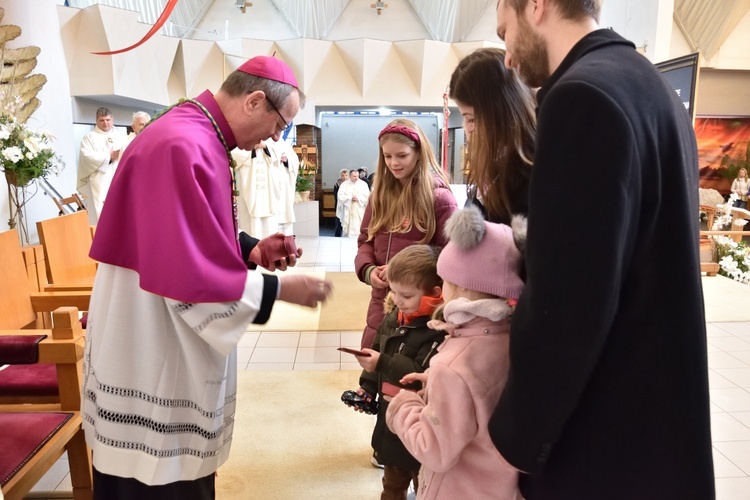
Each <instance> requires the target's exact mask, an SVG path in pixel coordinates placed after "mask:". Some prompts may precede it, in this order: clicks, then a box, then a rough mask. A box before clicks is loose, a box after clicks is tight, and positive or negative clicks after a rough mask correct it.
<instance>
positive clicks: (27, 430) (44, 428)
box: [0, 413, 73, 486]
mask: <svg viewBox="0 0 750 500" xmlns="http://www.w3.org/2000/svg"><path fill="white" fill-rule="evenodd" d="M72 417H73V414H72V413H0V429H2V430H3V431H2V432H1V433H0V485H3V486H4V485H5V484H6V483H7V482H8V481H10V479H11V478H12V477H13V476H14V475H15V474H16V473H17V472H18V471H19V470H20V469H21V468H22V467H23V466H24V465H26V463H27V462H28V461H29V460H31V458H33V457H34V455H35V454H36V453H37V451H39V449H40V448H41V447H42V446H43V445H44V444H45V443H47V441H49V440H50V438H51V437H52V436H54V435H55V433H56V432H57V431H58V430H59V429H60V427H62V426H63V425H64V424H65V422H67V421H68V420H70V419H71V418H72Z"/></svg>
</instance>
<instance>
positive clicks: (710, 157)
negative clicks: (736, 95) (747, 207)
mask: <svg viewBox="0 0 750 500" xmlns="http://www.w3.org/2000/svg"><path fill="white" fill-rule="evenodd" d="M695 138H696V140H697V141H698V168H699V169H700V187H702V188H704V189H715V190H717V191H718V192H719V193H721V194H722V195H723V196H727V195H728V194H729V191H730V189H731V186H732V181H733V180H734V178H735V177H737V171H738V170H739V169H740V168H741V167H743V166H745V167H747V165H748V161H750V157H749V156H750V155H749V153H750V151H749V150H748V142H749V141H750V118H696V119H695Z"/></svg>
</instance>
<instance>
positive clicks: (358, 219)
mask: <svg viewBox="0 0 750 500" xmlns="http://www.w3.org/2000/svg"><path fill="white" fill-rule="evenodd" d="M369 197H370V189H369V188H368V187H367V183H365V181H362V180H360V179H359V172H357V171H356V170H351V171H349V180H348V181H346V182H342V183H341V186H339V193H338V201H339V203H338V207H336V217H338V218H339V220H341V228H342V233H343V235H344V236H346V237H348V238H357V237H358V236H359V227H360V226H361V225H362V217H364V215H365V207H367V199H368V198H369Z"/></svg>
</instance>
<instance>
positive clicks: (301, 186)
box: [294, 174, 314, 193]
mask: <svg viewBox="0 0 750 500" xmlns="http://www.w3.org/2000/svg"><path fill="white" fill-rule="evenodd" d="M313 186H314V183H313V180H312V176H311V175H302V174H297V183H296V184H295V186H294V190H295V191H297V192H299V193H301V192H303V191H310V190H312V188H313Z"/></svg>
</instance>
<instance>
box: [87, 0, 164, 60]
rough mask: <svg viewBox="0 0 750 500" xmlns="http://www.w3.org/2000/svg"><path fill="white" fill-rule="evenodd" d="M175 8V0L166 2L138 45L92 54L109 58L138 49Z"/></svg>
mask: <svg viewBox="0 0 750 500" xmlns="http://www.w3.org/2000/svg"><path fill="white" fill-rule="evenodd" d="M175 6H177V0H169V1H168V2H167V5H165V6H164V11H162V13H161V15H160V16H159V19H157V20H156V22H155V23H154V25H153V26H151V29H150V30H148V33H146V35H145V36H144V37H143V38H141V40H140V41H139V42H138V43H135V44H133V45H131V46H130V47H125V48H124V49H119V50H112V51H109V52H92V54H95V55H97V56H111V55H113V54H121V53H123V52H127V51H129V50H133V49H134V48H136V47H138V46H139V45H142V44H143V43H144V42H146V40H148V39H149V38H151V37H152V36H154V33H156V32H157V31H159V29H161V27H162V26H164V23H166V22H167V19H169V16H170V14H172V11H173V10H174V8H175Z"/></svg>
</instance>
